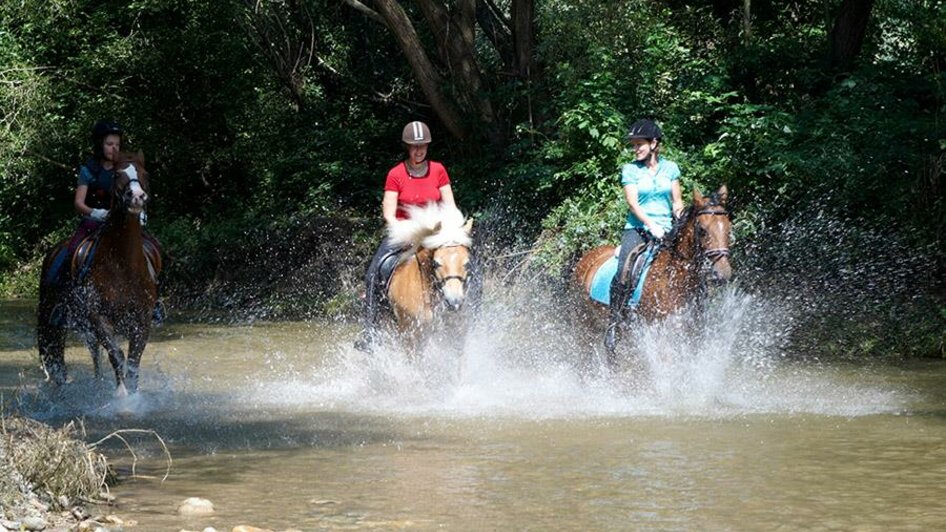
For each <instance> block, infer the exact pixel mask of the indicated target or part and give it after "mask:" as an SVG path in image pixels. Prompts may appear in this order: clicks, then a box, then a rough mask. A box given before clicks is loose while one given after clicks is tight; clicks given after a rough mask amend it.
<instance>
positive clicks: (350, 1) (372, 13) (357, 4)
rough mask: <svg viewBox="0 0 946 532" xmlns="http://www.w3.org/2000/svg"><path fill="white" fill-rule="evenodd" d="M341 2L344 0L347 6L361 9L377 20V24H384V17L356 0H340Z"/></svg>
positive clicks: (367, 15)
mask: <svg viewBox="0 0 946 532" xmlns="http://www.w3.org/2000/svg"><path fill="white" fill-rule="evenodd" d="M342 2H345V3H346V4H348V5H349V6H351V7H353V8H355V10H356V11H361V13H362V14H364V15H365V16H366V17H368V18H370V19H371V20H373V21H375V22H377V23H378V24H384V17H382V16H381V15H379V14H378V12H377V11H375V10H374V9H371V8H370V7H368V6H366V5H364V4H362V3H361V2H359V1H358V0H342Z"/></svg>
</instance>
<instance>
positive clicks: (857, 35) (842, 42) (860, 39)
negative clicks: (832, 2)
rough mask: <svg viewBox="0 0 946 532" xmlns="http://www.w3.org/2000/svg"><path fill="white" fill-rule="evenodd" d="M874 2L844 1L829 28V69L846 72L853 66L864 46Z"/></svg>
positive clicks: (866, 0)
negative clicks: (832, 24)
mask: <svg viewBox="0 0 946 532" xmlns="http://www.w3.org/2000/svg"><path fill="white" fill-rule="evenodd" d="M873 6H874V0H844V1H843V2H842V3H841V9H840V10H839V11H838V16H837V17H836V18H835V19H834V26H833V27H832V28H831V35H830V37H829V39H830V40H831V51H830V53H829V56H828V63H829V68H830V69H831V70H833V71H846V70H848V69H850V67H851V66H852V65H853V64H854V60H855V59H857V55H858V54H859V53H860V51H861V46H863V44H864V34H865V33H866V31H867V23H868V21H869V20H870V12H871V9H872V8H873Z"/></svg>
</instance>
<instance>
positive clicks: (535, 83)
mask: <svg viewBox="0 0 946 532" xmlns="http://www.w3.org/2000/svg"><path fill="white" fill-rule="evenodd" d="M408 4H409V3H405V5H408ZM829 4H830V5H827V6H826V4H824V3H823V2H817V1H815V0H796V1H792V2H788V3H762V4H760V3H753V4H751V8H752V10H753V19H752V27H751V32H750V33H746V32H745V31H744V28H743V27H742V26H741V23H740V22H739V20H734V21H729V20H728V19H725V17H724V20H718V19H717V18H715V16H714V15H713V11H712V8H711V4H706V5H704V4H699V3H693V2H681V1H673V2H665V3H654V2H649V1H646V0H630V1H625V2H614V1H609V0H567V1H566V0H554V1H549V2H536V6H535V8H536V13H535V22H536V35H535V37H536V39H535V42H536V48H535V50H534V54H533V55H534V57H535V60H536V71H535V72H534V75H533V77H532V79H529V80H524V79H521V78H519V77H517V76H515V75H514V74H511V73H510V72H509V71H508V69H507V66H508V65H507V64H506V63H505V61H506V59H505V58H504V57H502V53H501V49H500V48H497V47H494V46H493V44H492V43H491V42H490V41H489V39H488V38H487V36H486V34H485V32H482V31H480V32H478V33H477V41H476V54H477V57H476V60H477V66H478V68H479V69H480V71H481V74H482V76H483V79H484V85H483V88H482V92H483V96H485V97H486V98H488V99H489V100H490V102H491V103H492V105H493V106H494V108H495V109H496V116H497V117H498V120H499V121H500V123H499V124H498V125H497V127H498V128H499V130H501V133H502V139H501V140H502V141H503V143H499V142H493V143H486V142H480V141H481V140H482V139H483V138H485V137H486V136H487V135H486V133H485V132H486V131H487V130H489V126H488V125H487V124H483V123H479V122H477V120H478V119H479V117H477V116H473V114H472V111H470V110H469V109H464V111H466V114H465V115H464V116H465V117H466V119H467V120H468V121H469V122H470V123H467V124H464V125H465V126H468V127H469V128H470V130H471V131H472V133H471V136H470V137H469V138H468V139H466V140H463V141H460V140H457V139H451V138H449V136H448V135H447V133H446V131H445V128H444V127H443V126H442V125H441V124H440V123H439V121H438V120H437V117H436V114H435V113H434V111H433V110H432V108H431V107H430V106H429V105H428V103H427V102H426V98H425V96H424V94H423V92H422V91H421V90H420V88H419V86H418V85H417V83H416V82H415V80H414V78H413V76H414V73H413V71H412V69H411V68H410V65H409V64H408V62H407V61H406V60H405V56H404V53H403V52H402V51H401V49H400V48H399V47H398V44H397V41H396V40H395V39H393V38H392V36H391V34H390V32H388V31H386V30H385V29H384V28H383V27H382V26H381V25H379V24H378V23H377V22H376V21H374V20H371V19H369V18H367V17H365V16H363V15H362V14H361V13H359V12H357V11H355V10H353V9H351V8H350V7H349V6H347V5H346V4H345V3H344V2H335V3H332V2H330V3H328V4H325V3H318V2H311V0H309V1H306V2H281V1H263V2H212V1H209V0H124V1H123V0H110V1H108V2H94V1H92V0H54V1H51V2H50V1H40V0H19V1H17V2H5V3H2V4H0V102H2V107H0V108H2V113H3V116H2V117H0V119H2V122H0V126H2V127H0V276H2V278H0V286H2V288H0V290H2V291H3V293H4V294H11V293H23V292H26V293H29V292H30V291H33V290H35V282H32V281H28V279H29V278H30V275H34V274H35V273H36V272H35V270H36V269H37V268H38V262H39V259H40V256H41V255H42V253H43V252H44V251H45V250H46V249H47V248H48V246H49V245H50V244H51V242H52V241H51V240H50V238H51V235H55V236H64V235H65V234H66V233H67V232H68V231H69V230H71V229H72V228H73V227H74V225H75V214H74V212H73V209H72V205H71V198H72V192H73V187H74V183H75V176H76V169H77V167H78V165H79V164H80V163H82V162H83V161H84V159H85V158H86V157H87V156H88V146H87V144H88V129H89V127H90V125H91V124H92V123H94V122H95V121H96V120H97V119H99V118H103V117H111V118H114V119H117V120H118V121H119V122H121V123H122V124H124V125H125V126H126V128H127V130H128V135H127V139H126V140H127V142H126V146H127V147H129V148H132V149H142V150H144V152H145V154H146V156H147V158H148V163H147V167H148V169H149V171H150V172H151V175H152V197H153V203H152V206H151V212H150V214H151V227H150V228H151V230H153V231H154V232H155V234H157V235H158V236H159V237H160V238H161V239H162V240H163V242H164V244H165V247H166V249H167V252H168V255H169V257H170V258H171V261H170V264H169V268H168V271H167V275H168V279H167V283H166V286H167V290H169V291H170V293H171V295H172V297H176V298H178V299H179V300H180V301H181V302H185V301H199V302H200V303H201V304H204V305H206V306H208V307H211V306H217V307H224V308H229V307H232V306H236V305H248V306H251V307H253V308H257V309H262V308H264V307H266V308H270V309H276V310H275V312H279V313H294V312H301V313H306V312H309V311H311V309H313V308H316V307H321V308H323V309H330V310H329V311H330V312H343V313H344V312H348V311H349V310H350V309H351V308H352V306H353V305H354V302H355V301H357V300H356V299H355V298H354V296H353V294H355V293H356V292H357V275H358V274H360V272H361V271H362V268H363V265H364V262H365V260H366V258H367V256H368V255H369V254H370V251H371V248H372V246H373V245H374V243H375V240H376V239H377V236H378V234H377V229H378V226H380V220H377V213H378V211H379V204H380V199H381V195H382V191H381V188H382V183H383V179H384V175H385V172H386V170H387V169H388V168H389V167H390V166H391V165H393V164H394V163H395V162H396V161H397V160H398V159H399V158H400V157H401V156H402V147H401V146H400V143H399V141H398V139H399V133H400V128H401V127H402V126H403V124H404V123H405V122H406V121H408V120H413V119H423V120H426V121H427V122H428V123H429V124H430V125H431V126H432V128H433V133H434V136H435V139H436V140H435V142H434V144H433V145H432V147H431V155H432V157H433V158H435V159H438V160H443V161H445V162H446V163H447V166H448V168H449V170H450V174H451V177H452V179H453V183H454V188H455V191H456V195H457V198H458V200H459V201H460V205H461V207H462V208H463V210H464V211H466V212H471V213H477V214H479V215H480V222H478V224H480V227H483V228H486V229H488V231H489V238H490V240H491V242H496V243H499V244H496V245H510V246H529V247H534V248H537V249H538V250H539V253H538V254H537V255H536V257H535V259H534V260H533V262H532V263H533V264H535V265H537V266H539V267H542V268H544V269H546V271H548V272H549V273H550V274H555V273H557V272H560V271H561V270H562V267H563V266H564V265H566V264H568V263H569V261H570V260H572V259H573V258H574V257H575V256H576V254H577V253H579V252H580V251H582V250H584V249H587V248H588V247H591V246H594V245H598V244H601V243H605V242H610V243H614V242H615V241H616V240H617V238H618V235H619V234H620V231H621V228H622V224H623V219H624V216H625V213H626V206H625V204H624V199H623V197H622V194H621V190H620V186H619V180H618V174H619V169H620V166H621V164H622V163H624V162H627V161H628V160H629V156H628V154H627V153H625V152H624V140H623V139H624V134H625V132H626V131H625V130H626V128H627V126H628V124H629V123H630V122H631V121H633V120H635V119H637V118H641V117H649V118H653V119H655V120H657V121H658V122H659V123H660V125H661V127H662V128H663V130H664V132H665V135H666V139H665V143H664V146H663V153H664V154H665V155H666V156H667V157H668V158H670V159H672V160H674V161H676V162H677V163H678V164H679V165H680V167H681V170H682V173H683V177H682V181H683V186H684V195H685V197H686V198H688V197H689V194H690V191H691V190H692V189H693V187H699V188H701V189H702V190H704V191H710V190H715V189H716V187H718V186H719V185H720V184H723V183H726V184H728V186H729V188H730V191H731V192H732V203H733V208H734V210H735V211H736V217H735V223H736V225H735V227H734V231H735V236H736V238H737V239H739V240H741V241H744V242H759V241H762V240H764V239H765V238H768V236H767V231H769V230H771V228H772V227H777V226H778V224H779V223H781V222H783V221H784V220H786V219H787V218H789V217H790V216H791V215H792V213H793V212H798V211H804V210H805V209H808V208H812V206H813V205H816V206H817V208H818V209H820V210H824V211H834V214H843V215H844V218H845V219H847V218H852V217H857V218H858V219H860V220H862V223H864V224H865V226H869V227H865V230H873V231H895V232H897V233H899V234H900V235H901V236H902V238H903V241H904V242H907V243H909V245H911V246H916V247H926V248H931V249H934V250H939V251H936V252H935V253H938V254H939V255H938V257H940V258H939V262H938V264H940V265H941V264H943V263H946V260H944V259H943V258H942V251H941V250H942V242H943V240H944V239H946V200H944V199H943V198H944V197H946V191H944V185H943V182H944V179H943V177H942V176H943V168H944V166H946V126H944V124H946V120H944V114H946V103H944V102H946V74H944V72H946V69H944V66H946V54H944V50H946V4H944V3H943V2H939V1H936V0H920V1H916V2H902V1H899V0H878V1H877V2H875V4H874V8H873V12H872V15H871V23H870V25H869V26H868V28H867V37H866V39H865V42H864V46H863V50H862V52H861V54H860V56H859V60H858V62H857V63H856V64H855V66H854V67H853V68H852V69H851V71H850V72H845V73H837V72H834V71H831V70H829V69H828V68H827V67H826V64H825V56H826V53H827V51H828V45H829V41H828V31H829V29H830V27H831V24H832V23H833V17H834V16H835V14H836V10H837V9H838V6H839V4H840V3H839V2H832V3H829ZM497 5H499V6H500V7H501V8H503V9H508V8H509V6H508V2H500V3H498V4H497ZM407 11H408V14H409V15H410V16H411V17H415V18H414V20H417V21H420V20H421V19H422V18H423V17H422V16H421V14H420V13H419V12H418V10H417V9H416V8H414V7H408V9H407ZM417 26H418V30H419V34H420V38H421V40H422V43H423V44H424V45H425V46H426V47H427V50H428V52H429V53H430V55H431V57H432V58H433V59H434V61H435V62H437V60H438V58H437V47H436V46H435V45H433V44H432V43H433V38H434V35H433V32H432V31H431V28H430V27H428V26H429V24H417ZM481 29H482V28H481ZM293 54H295V55H293ZM438 66H439V67H441V70H440V73H441V75H443V76H444V79H445V84H446V86H445V87H444V90H445V95H446V97H447V98H454V99H457V98H458V96H457V94H458V91H457V86H456V83H455V79H454V78H453V76H454V75H455V72H454V71H452V70H451V69H450V68H448V67H447V66H446V65H442V64H438ZM455 103H456V104H457V105H458V106H459V107H469V106H468V105H467V104H466V103H464V102H463V101H460V100H457V101H456V102H455ZM329 220H334V221H333V222H331V223H330V222H329ZM323 226H325V227H330V228H331V229H330V230H328V231H327V232H326V233H325V235H326V238H328V236H332V235H334V236H338V238H340V239H341V240H343V241H346V244H350V246H348V245H346V246H342V247H343V248H344V249H345V250H346V252H345V253H342V254H336V255H335V256H333V257H332V258H331V260H329V259H326V260H327V262H329V263H332V264H336V263H335V262H333V260H337V264H340V265H345V266H346V268H348V270H350V271H351V272H355V273H349V274H347V275H348V277H347V278H346V280H345V282H344V283H338V282H337V280H336V281H332V280H324V279H322V278H317V277H312V278H310V281H311V283H310V284H311V288H310V289H309V290H308V291H303V292H300V291H293V290H292V289H291V287H290V286H289V282H288V281H283V280H282V279H280V278H279V275H280V274H284V273H286V272H288V271H291V270H292V269H293V268H300V267H303V266H304V265H306V264H308V261H311V260H313V259H312V257H313V256H317V253H321V252H322V251H316V250H324V249H327V248H323V247H322V246H323V244H325V241H323V240H318V239H314V238H313V237H312V235H313V234H315V233H316V232H317V231H316V230H315V228H316V227H323ZM319 234H321V233H319ZM296 242H306V243H307V245H310V246H312V248H311V249H309V250H308V252H307V251H306V250H304V249H302V248H301V247H300V244H298V243H296ZM326 253H327V252H326ZM766 253H768V254H769V255H774V254H775V252H767V251H766V250H765V249H763V248H762V247H760V248H759V252H758V253H757V254H756V255H754V256H753V257H752V259H753V260H757V261H759V262H760V263H765V262H766V261H769V262H773V261H775V258H773V257H772V256H768V257H766V256H764V255H766ZM246 257H252V259H247V258H246ZM257 257H266V258H267V260H264V259H263V258H257ZM277 260H284V261H286V263H285V264H286V265H285V266H280V265H278V264H276V262H274V261H277ZM333 267H334V266H333ZM241 268H245V269H246V270H247V271H246V272H243V273H241V272H240V270H241ZM939 268H942V266H939ZM250 270H252V273H250ZM330 271H331V272H336V270H332V269H331V268H330ZM333 274H334V273H333ZM323 281H324V282H325V283H328V286H319V285H318V283H320V282H323ZM333 282H334V284H332V283H333ZM241 283H242V284H241ZM290 299H291V301H289V300H290Z"/></svg>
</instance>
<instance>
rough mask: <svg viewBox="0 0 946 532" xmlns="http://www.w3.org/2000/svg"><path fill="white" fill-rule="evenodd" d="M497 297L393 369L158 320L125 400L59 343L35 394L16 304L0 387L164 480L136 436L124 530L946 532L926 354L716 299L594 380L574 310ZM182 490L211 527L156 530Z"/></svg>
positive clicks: (284, 325)
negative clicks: (792, 333) (798, 333)
mask: <svg viewBox="0 0 946 532" xmlns="http://www.w3.org/2000/svg"><path fill="white" fill-rule="evenodd" d="M512 297H513V296H509V298H512ZM496 299H497V301H493V302H491V303H489V304H487V305H485V306H484V308H483V310H482V312H481V314H480V316H481V318H480V320H479V321H478V322H476V323H474V324H472V325H470V326H468V327H465V328H463V329H462V330H459V331H451V334H449V335H446V337H445V338H440V339H435V340H434V341H433V342H432V343H431V345H430V346H428V348H427V349H425V351H424V352H423V353H422V354H421V355H420V356H419V357H418V358H417V359H416V360H414V361H409V360H408V359H407V358H406V357H405V356H404V353H402V352H400V351H399V350H398V349H396V348H392V347H385V348H382V349H380V350H379V351H378V352H377V353H375V354H373V355H370V356H369V355H364V354H362V353H359V352H357V351H354V350H352V349H351V348H350V347H349V345H350V342H351V339H352V338H353V336H354V333H355V330H354V328H353V326H352V325H351V324H346V323H333V322H328V321H326V322H320V321H312V322H278V323H268V322H256V323H252V324H243V325H232V324H229V325H228V324H216V323H171V324H168V325H166V326H164V327H162V328H160V329H158V330H156V331H155V333H154V336H153V338H152V342H151V343H150V344H149V346H148V348H147V350H146V352H145V356H144V359H143V363H142V368H143V369H142V382H141V392H140V393H139V394H137V395H136V396H133V397H132V398H130V399H115V398H114V397H113V395H112V391H113V388H114V385H113V380H112V378H111V376H110V374H109V376H108V377H107V378H106V380H105V383H104V384H100V383H96V381H95V380H94V379H93V378H92V375H91V362H90V360H89V357H88V354H87V352H86V351H85V349H84V348H83V347H81V346H80V345H79V344H78V343H74V344H71V345H70V347H69V349H68V351H67V361H68V362H69V364H70V371H71V374H72V378H73V382H72V383H71V384H69V385H68V386H66V387H64V388H63V389H60V390H54V389H50V388H49V387H47V386H46V385H43V384H42V383H41V382H40V381H41V378H42V372H41V370H40V369H39V364H38V355H37V353H36V348H35V342H34V341H33V338H32V334H33V332H32V320H33V318H32V312H33V305H34V303H31V302H4V303H0V389H2V390H3V394H4V399H5V402H6V404H7V408H8V409H18V410H19V411H20V412H21V413H23V414H26V415H29V416H31V417H34V418H38V419H43V420H46V421H50V422H53V423H62V422H65V421H67V420H70V419H74V418H79V419H81V420H82V421H83V424H84V427H85V430H86V431H87V433H88V436H87V438H88V439H89V440H94V439H98V438H101V437H103V436H105V435H106V434H108V433H110V432H112V431H115V430H119V429H129V428H143V429H153V430H155V431H156V432H157V433H158V434H159V435H160V436H161V438H162V439H163V441H164V442H165V443H166V444H167V447H168V449H169V451H170V453H171V455H172V457H173V465H172V467H171V469H170V474H169V476H168V478H167V480H165V481H163V482H162V481H161V477H163V476H164V474H165V470H166V467H167V461H166V459H165V457H164V455H163V453H162V452H161V448H160V446H159V445H158V444H157V442H156V440H155V438H153V437H151V436H149V435H144V434H131V433H129V434H126V437H127V439H128V440H129V444H130V445H131V447H132V448H133V449H134V450H135V455H134V457H135V458H136V459H133V457H132V454H131V453H130V452H129V451H128V450H126V449H124V447H123V446H122V445H120V444H119V442H117V441H116V440H114V439H113V440H110V442H109V445H108V446H107V449H108V454H109V456H110V459H111V460H112V461H113V462H114V463H115V464H116V465H117V466H118V469H119V471H120V473H122V475H123V476H124V477H126V480H124V481H123V482H121V483H120V484H118V485H117V486H115V487H113V488H112V491H113V493H114V494H115V495H117V497H118V498H117V502H116V505H115V508H112V509H111V510H109V511H110V512H111V513H116V514H118V515H121V516H123V517H126V518H132V519H135V520H137V521H138V526H137V527H136V529H138V530H179V529H181V528H188V529H198V530H199V529H202V528H203V527H206V526H213V527H216V528H217V529H218V530H228V529H229V528H230V527H233V526H235V525H238V524H251V525H255V526H260V527H266V528H272V529H276V530H278V529H286V528H290V527H292V528H296V529H300V530H314V529H362V528H375V529H382V530H389V529H416V530H427V529H435V528H436V529H453V530H523V529H527V530H549V529H556V530H559V529H562V530H597V529H623V530H628V529H630V530H634V529H648V530H649V529H657V530H727V529H732V530H796V529H800V528H803V529H843V530H850V529H859V530H888V529H908V530H909V529H915V530H930V529H944V528H946V363H943V362H941V361H903V360H899V359H896V358H893V359H891V360H886V361H874V362H871V363H869V364H865V363H864V362H863V361H861V362H860V363H857V364H854V363H844V362H830V363H829V362H819V361H816V360H811V359H810V358H808V357H802V356H798V354H797V353H791V352H787V351H786V341H785V333H786V331H787V330H790V329H791V323H792V320H791V315H790V314H788V313H785V312H783V311H780V310H779V309H778V308H776V306H774V305H772V304H770V303H767V302H763V301H759V300H758V299H756V298H754V297H752V296H749V295H746V294H741V293H739V292H738V290H733V291H730V292H727V293H725V294H723V295H721V296H720V298H719V299H718V301H717V302H716V304H715V305H714V307H713V309H712V310H711V313H710V316H709V319H708V320H707V323H708V324H709V325H707V326H706V327H705V328H703V329H700V330H698V331H696V332H693V330H692V328H686V327H680V326H679V324H674V323H669V324H662V325H659V326H650V327H641V328H640V329H639V330H637V331H636V332H635V333H634V337H633V339H632V340H633V342H632V343H633V344H634V345H636V346H637V347H636V348H635V349H633V350H625V351H624V352H623V358H622V360H623V362H622V367H621V369H620V370H619V371H618V372H617V373H616V374H608V373H607V372H604V371H600V368H597V369H596V368H595V367H594V366H592V368H591V370H590V371H589V370H587V368H586V369H585V370H581V369H579V366H580V365H579V364H578V363H577V362H576V361H577V360H579V359H581V358H583V357H587V356H588V354H589V353H590V352H591V351H592V347H591V346H592V345H593V344H591V343H589V342H588V341H587V340H586V339H582V335H581V334H577V333H576V332H575V331H576V330H577V329H580V324H579V323H577V322H579V321H581V320H580V319H579V318H578V317H576V316H574V315H572V314H571V313H570V312H556V311H555V310H554V309H552V310H550V309H549V308H545V309H544V310H532V311H524V310H523V308H524V306H523V305H522V304H517V303H515V302H513V301H511V300H503V298H502V297H497V298H496ZM598 340H599V339H598V338H597V337H594V339H593V341H594V342H595V343H596V342H597V341H598ZM133 462H134V464H133ZM132 465H134V466H135V472H136V474H137V476H136V477H135V478H128V477H129V476H130V475H131V468H132ZM191 496H199V497H204V498H207V499H210V500H211V501H212V502H213V503H214V505H215V508H216V513H215V514H214V515H213V516H210V517H202V518H185V517H180V516H178V515H177V511H176V509H177V505H178V504H179V503H180V502H181V501H182V500H183V499H185V498H187V497H191Z"/></svg>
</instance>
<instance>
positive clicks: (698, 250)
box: [573, 185, 732, 367]
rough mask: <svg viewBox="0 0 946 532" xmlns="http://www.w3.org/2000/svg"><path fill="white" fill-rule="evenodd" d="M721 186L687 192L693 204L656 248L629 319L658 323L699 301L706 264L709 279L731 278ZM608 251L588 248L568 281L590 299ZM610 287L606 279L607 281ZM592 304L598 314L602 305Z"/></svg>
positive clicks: (724, 197) (610, 250)
mask: <svg viewBox="0 0 946 532" xmlns="http://www.w3.org/2000/svg"><path fill="white" fill-rule="evenodd" d="M728 196H729V194H728V191H727V190H726V186H725V185H724V186H722V187H720V189H719V190H717V191H716V193H714V194H712V195H711V196H709V197H704V196H703V195H702V194H700V191H699V190H694V191H693V205H692V206H691V207H690V208H689V209H688V210H687V211H685V212H684V214H683V215H682V216H681V217H680V219H679V220H678V221H677V223H676V224H674V229H673V230H672V231H671V232H670V234H669V235H668V236H667V237H666V238H665V239H664V242H662V243H661V244H660V247H659V249H658V251H657V253H656V255H655V256H654V258H653V262H652V263H651V265H650V269H649V273H648V274H647V277H646V279H645V283H644V286H643V290H642V291H641V292H640V299H639V301H638V303H637V306H636V308H635V309H634V312H635V315H636V316H637V317H639V318H642V319H643V320H645V321H652V320H657V319H660V318H663V317H665V316H667V315H669V314H671V313H673V312H675V311H677V310H679V309H681V308H683V307H684V306H685V305H686V304H687V303H689V302H691V301H695V300H698V299H700V298H701V297H702V295H703V293H704V292H705V289H706V282H705V281H706V277H705V276H704V269H703V266H704V264H705V262H706V261H708V262H709V263H710V265H711V271H710V272H709V280H710V281H713V282H718V283H722V282H727V281H729V279H730V277H731V276H732V266H731V265H730V263H729V231H730V219H729V211H727V210H726V203H727V199H728ZM614 251H615V248H614V246H601V247H597V248H594V249H592V250H591V251H589V252H588V253H586V254H585V255H584V256H582V258H581V260H579V261H578V264H577V266H576V267H575V272H574V278H573V280H574V282H575V283H576V284H577V286H579V287H580V288H581V290H582V291H583V292H584V293H585V294H587V295H590V294H591V289H592V283H593V282H594V281H595V274H596V273H597V272H598V269H599V268H601V267H602V265H604V264H605V263H606V262H607V261H608V260H610V259H611V258H612V257H613V256H614V255H615V253H614ZM607 282H610V279H607ZM588 300H589V301H592V303H594V305H595V306H596V307H598V308H599V309H602V310H603V309H604V308H606V307H605V306H604V305H603V304H600V303H598V302H595V301H593V300H591V299H590V298H588ZM608 363H609V364H610V365H611V366H612V367H613V366H614V365H615V363H616V361H615V354H614V352H613V351H612V352H609V353H608Z"/></svg>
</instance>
